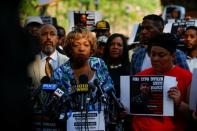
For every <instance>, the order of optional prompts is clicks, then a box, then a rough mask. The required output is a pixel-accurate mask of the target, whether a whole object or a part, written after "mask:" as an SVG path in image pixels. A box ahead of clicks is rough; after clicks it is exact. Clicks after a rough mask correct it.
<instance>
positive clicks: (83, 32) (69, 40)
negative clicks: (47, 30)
mask: <svg viewBox="0 0 197 131" xmlns="http://www.w3.org/2000/svg"><path fill="white" fill-rule="evenodd" d="M81 38H86V39H87V40H88V42H89V43H90V45H91V51H92V54H95V52H96V48H97V44H96V36H94V35H93V33H92V32H91V31H89V30H87V29H83V28H79V27H78V28H75V29H74V30H73V31H71V32H69V33H68V35H67V37H66V41H65V52H66V55H67V56H68V57H71V55H72V54H71V49H72V44H73V43H74V42H75V41H76V40H79V39H81Z"/></svg>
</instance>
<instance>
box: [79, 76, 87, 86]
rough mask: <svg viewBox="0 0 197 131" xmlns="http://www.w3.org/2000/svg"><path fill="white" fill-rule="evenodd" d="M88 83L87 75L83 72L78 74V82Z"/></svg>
mask: <svg viewBox="0 0 197 131" xmlns="http://www.w3.org/2000/svg"><path fill="white" fill-rule="evenodd" d="M87 83H88V76H87V75H85V74H83V75H80V76H79V84H87Z"/></svg>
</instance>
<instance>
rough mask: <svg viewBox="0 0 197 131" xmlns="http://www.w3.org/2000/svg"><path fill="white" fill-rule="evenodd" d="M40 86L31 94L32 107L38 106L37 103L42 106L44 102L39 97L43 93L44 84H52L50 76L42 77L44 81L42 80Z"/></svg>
mask: <svg viewBox="0 0 197 131" xmlns="http://www.w3.org/2000/svg"><path fill="white" fill-rule="evenodd" d="M40 83H41V84H40V86H39V87H38V88H34V89H33V91H32V93H31V101H32V107H33V106H34V105H35V104H36V102H38V104H39V105H40V106H41V105H42V104H41V103H42V100H41V98H40V97H39V95H40V94H41V92H42V89H43V88H42V86H43V84H47V83H50V78H49V77H48V76H44V77H42V79H41V80H40Z"/></svg>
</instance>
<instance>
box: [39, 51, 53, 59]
mask: <svg viewBox="0 0 197 131" xmlns="http://www.w3.org/2000/svg"><path fill="white" fill-rule="evenodd" d="M40 55H41V60H42V61H43V60H45V59H46V58H47V57H48V56H47V55H46V54H44V53H43V52H42V51H41V53H40ZM50 57H51V59H52V60H53V61H57V51H56V50H55V52H53V54H51V55H50Z"/></svg>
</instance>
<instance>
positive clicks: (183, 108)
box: [24, 14, 197, 131]
mask: <svg viewBox="0 0 197 131" xmlns="http://www.w3.org/2000/svg"><path fill="white" fill-rule="evenodd" d="M164 27H165V22H164V20H163V19H162V18H161V16H159V15H156V14H150V15H146V16H144V18H143V19H142V22H141V31H140V38H139V39H140V41H139V44H137V46H136V47H135V48H134V49H132V54H129V48H128V43H127V42H128V41H127V40H128V39H127V37H126V36H125V35H124V34H120V33H111V32H110V24H109V22H107V21H106V20H101V21H98V22H97V23H95V29H94V30H92V31H90V30H88V29H86V28H84V27H81V26H80V27H74V28H73V30H72V31H70V32H67V34H66V31H65V29H64V28H63V27H61V26H57V25H52V24H44V23H43V22H42V20H41V18H40V17H39V16H36V17H29V18H28V20H27V22H26V24H25V27H24V29H25V30H24V31H25V33H26V34H27V36H28V38H29V40H31V43H33V45H34V46H33V49H32V51H34V54H36V56H35V59H34V61H33V62H31V63H30V64H29V66H28V76H29V79H30V80H29V84H28V85H29V88H30V91H31V92H33V93H31V94H33V95H32V96H31V101H32V108H33V110H34V109H35V108H36V109H42V108H41V107H39V105H43V104H44V101H43V100H42V99H43V97H47V96H45V95H44V96H43V93H42V91H40V90H39V89H40V88H41V86H42V84H43V83H55V84H56V85H58V86H59V87H60V86H61V87H64V90H63V92H64V94H66V95H64V96H63V97H66V98H65V99H69V103H66V108H65V111H66V112H69V111H70V110H72V111H81V110H88V111H90V110H98V108H99V107H98V104H97V106H95V105H96V103H98V101H97V99H98V97H99V98H102V103H104V104H105V105H108V107H107V108H108V109H107V110H110V111H108V115H109V117H108V119H107V120H106V129H107V130H109V131H112V130H121V131H128V130H133V131H147V130H148V131H155V130H161V131H164V130H168V131H185V130H191V129H194V130H196V129H197V128H196V126H195V125H197V112H195V111H193V110H191V109H190V108H189V102H188V99H189V95H188V94H189V91H190V85H191V82H192V73H193V71H194V69H195V68H197V59H196V57H197V27H196V26H189V27H187V28H186V29H185V31H184V34H183V36H182V41H181V42H183V43H184V45H185V46H184V48H182V49H179V48H177V45H178V44H179V42H180V40H179V39H178V38H177V37H176V36H175V35H174V34H172V33H171V34H170V33H163V30H164ZM129 58H131V59H129ZM124 75H126V76H129V75H145V76H151V75H164V76H173V77H176V80H177V86H176V87H171V88H170V89H169V91H168V97H169V99H172V100H173V102H174V106H175V107H174V112H175V114H174V116H170V117H169V116H143V115H142V116H137V115H132V114H130V113H129V112H128V110H127V109H126V108H124V106H123V105H122V103H121V102H120V94H121V93H120V91H121V89H120V88H124V87H121V86H120V76H124ZM84 81H85V83H84ZM79 84H89V85H93V86H92V87H89V88H91V91H87V92H88V93H85V96H86V97H90V98H91V100H90V101H89V102H88V104H89V106H88V107H86V105H84V103H87V102H86V100H85V99H84V97H85V96H83V95H78V94H77V93H76V92H78V90H77V89H76V87H77V85H79ZM130 88H134V87H132V86H131V87H130ZM73 90H74V91H73ZM36 92H38V93H36ZM80 93H81V92H80ZM89 93H91V94H90V96H89ZM82 94H83V93H82ZM37 97H39V98H37ZM66 101H67V100H66ZM52 106H53V105H52ZM105 108H106V107H105ZM114 123H115V124H114ZM65 124H66V123H65ZM117 125H119V126H117ZM120 125H122V126H120ZM191 127H192V128H191Z"/></svg>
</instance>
